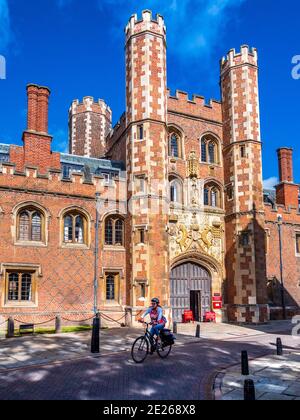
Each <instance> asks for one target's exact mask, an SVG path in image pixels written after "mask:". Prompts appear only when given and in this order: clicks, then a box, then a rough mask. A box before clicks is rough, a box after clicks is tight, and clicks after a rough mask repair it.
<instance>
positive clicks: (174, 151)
mask: <svg viewBox="0 0 300 420" xmlns="http://www.w3.org/2000/svg"><path fill="white" fill-rule="evenodd" d="M170 155H171V157H174V158H179V144H178V137H177V136H176V134H172V136H171V140H170Z"/></svg>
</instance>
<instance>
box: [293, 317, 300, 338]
mask: <svg viewBox="0 0 300 420" xmlns="http://www.w3.org/2000/svg"><path fill="white" fill-rule="evenodd" d="M292 324H295V326H294V327H293V329H292V336H293V337H294V338H300V315H297V316H294V318H293V319H292Z"/></svg>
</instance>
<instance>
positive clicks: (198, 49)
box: [0, 0, 300, 185]
mask: <svg viewBox="0 0 300 420" xmlns="http://www.w3.org/2000/svg"><path fill="white" fill-rule="evenodd" d="M145 8H150V9H152V10H153V12H154V13H161V14H163V15H164V16H165V20H166V24H167V29H168V86H169V87H170V88H171V90H172V91H175V89H181V90H186V91H188V92H189V93H190V94H191V95H192V94H193V93H197V94H201V95H203V96H205V97H206V98H207V100H209V98H216V99H219V98H220V93H219V59H220V58H221V57H222V56H223V55H224V54H226V52H227V51H228V50H229V49H230V48H233V47H235V48H237V49H238V48H239V46H240V45H242V44H249V45H250V46H255V47H257V48H258V51H259V58H260V96H261V120H262V138H263V142H264V149H263V150H264V152H263V158H264V179H265V180H269V179H270V178H271V181H269V182H268V183H267V185H270V184H271V185H272V184H274V183H276V180H272V178H273V177H275V178H276V176H277V173H278V169H277V157H276V149H277V148H278V147H280V146H289V147H293V148H294V150H295V156H294V163H295V165H294V166H295V178H296V180H297V181H299V182H300V165H299V164H300V146H299V145H298V137H300V118H299V115H300V79H299V80H294V79H293V78H292V75H291V73H292V67H293V65H292V58H293V57H294V56H295V55H300V45H299V35H300V34H299V24H298V17H299V14H300V3H299V1H298V0H284V1H283V0H276V1H274V0H145V1H144V0H86V1H82V0H26V2H25V1H23V0H0V55H2V56H4V57H5V59H6V64H7V79H6V80H0V111H1V112H0V141H1V142H5V143H16V144H21V136H22V131H23V130H24V128H25V124H26V93H25V86H26V84H27V83H29V82H32V83H38V84H42V85H47V86H49V87H50V88H51V90H52V96H51V106H50V132H51V134H53V135H54V144H53V148H54V149H55V150H59V151H65V150H66V148H67V137H68V134H67V133H68V126H67V117H68V108H69V105H70V103H71V101H72V100H73V99H76V98H82V97H83V96H87V95H91V96H94V97H95V98H103V99H105V101H106V102H107V103H108V104H109V105H110V106H111V108H112V110H113V114H114V121H116V120H117V119H118V117H119V116H120V115H121V114H122V112H123V111H124V109H125V93H124V92H125V80H124V73H125V70H124V32H123V29H124V26H125V25H126V23H127V21H128V19H129V17H130V15H131V14H133V13H136V12H137V13H140V12H141V10H142V9H145ZM297 31H298V32H297Z"/></svg>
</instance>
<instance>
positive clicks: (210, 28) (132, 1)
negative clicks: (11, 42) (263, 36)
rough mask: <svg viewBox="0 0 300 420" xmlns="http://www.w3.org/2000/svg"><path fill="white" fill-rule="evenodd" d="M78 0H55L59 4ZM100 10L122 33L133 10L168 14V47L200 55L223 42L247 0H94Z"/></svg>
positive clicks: (116, 32) (186, 56) (194, 56)
mask: <svg viewBox="0 0 300 420" xmlns="http://www.w3.org/2000/svg"><path fill="white" fill-rule="evenodd" d="M74 1H75V0H56V3H57V5H58V7H59V8H63V7H64V6H67V5H68V4H70V3H71V2H74ZM95 1H96V3H97V4H98V8H99V10H100V12H102V13H105V14H108V15H109V19H110V21H111V27H112V34H113V36H116V37H122V36H123V32H122V30H121V31H120V28H122V27H125V25H126V23H127V21H128V20H129V18H130V16H131V15H132V14H135V13H138V14H139V15H140V14H141V11H142V10H143V9H150V10H152V11H153V12H154V13H159V14H161V15H163V16H164V17H165V20H166V23H167V26H168V28H169V29H170V30H169V32H168V45H169V51H170V52H171V53H172V52H174V54H176V56H177V57H178V58H179V59H182V61H184V60H185V59H189V60H191V59H198V58H199V56H201V55H204V54H205V55H207V56H209V55H210V54H211V53H212V51H213V49H214V47H215V46H216V45H217V44H218V43H219V42H221V40H222V35H223V34H224V31H225V29H226V27H227V24H228V22H229V21H230V20H231V19H232V18H233V17H236V15H235V14H234V12H235V11H236V10H237V9H238V8H239V7H240V6H241V5H242V4H243V3H244V2H246V1H247V0H143V1H139V0H95Z"/></svg>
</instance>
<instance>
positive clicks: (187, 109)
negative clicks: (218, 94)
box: [168, 89, 222, 123]
mask: <svg viewBox="0 0 300 420" xmlns="http://www.w3.org/2000/svg"><path fill="white" fill-rule="evenodd" d="M168 111H172V112H178V113H182V114H188V115H191V116H194V117H198V118H205V119H210V120H213V121H217V122H220V123H221V122H222V104H221V102H220V101H218V100H216V99H210V100H209V102H208V103H207V101H206V100H205V97H204V96H200V95H196V94H193V95H192V99H190V96H189V94H188V93H187V92H183V91H181V90H176V93H175V96H172V95H171V91H170V89H168Z"/></svg>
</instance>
